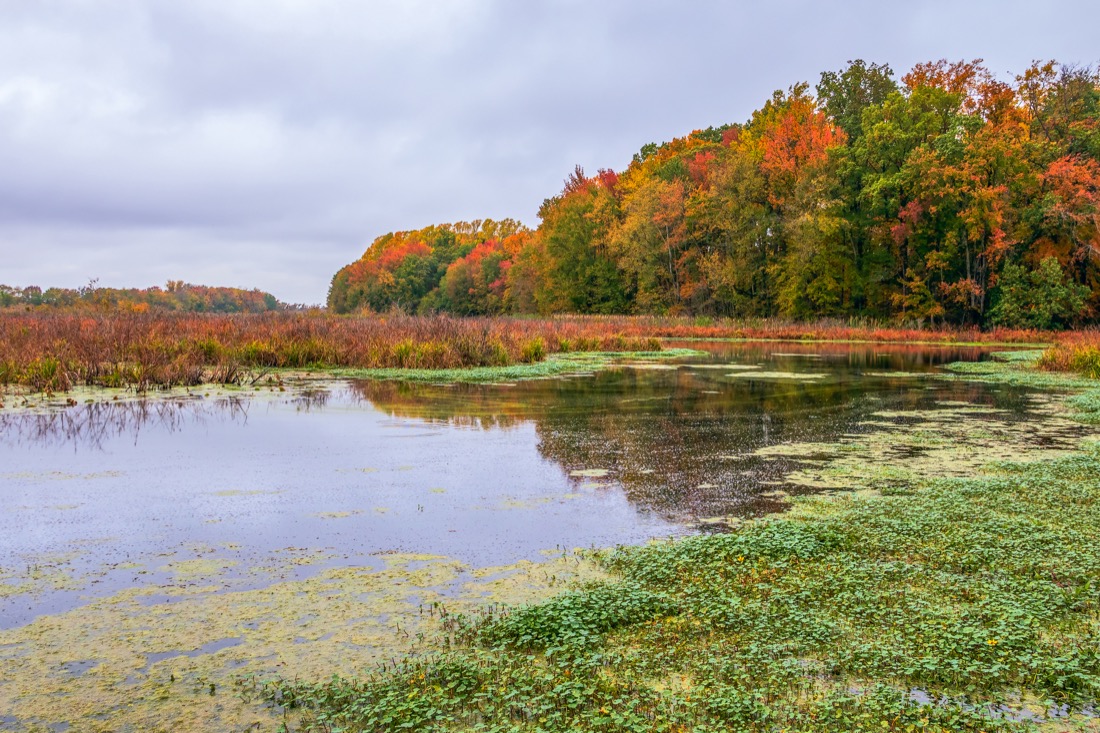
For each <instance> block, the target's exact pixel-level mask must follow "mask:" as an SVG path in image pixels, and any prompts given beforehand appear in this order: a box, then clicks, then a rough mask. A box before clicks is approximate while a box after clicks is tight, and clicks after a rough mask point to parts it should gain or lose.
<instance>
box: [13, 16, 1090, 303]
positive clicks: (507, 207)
mask: <svg viewBox="0 0 1100 733" xmlns="http://www.w3.org/2000/svg"><path fill="white" fill-rule="evenodd" d="M1097 27H1100V4H1097V3H1096V2H1095V0H1091V1H1082V2H1071V1H1065V2H1059V1H1058V0H1048V2H1045V3H1039V2H1036V1H1035V0H1030V1H1029V2H1015V1H1014V0H988V1H987V0H974V1H969V0H951V1H949V2H940V1H938V0H937V1H934V2H921V1H920V0H910V1H909V2H892V1H891V0H877V1H875V2H865V1H863V0H854V1H850V2H839V1H830V0H812V1H800V0H768V1H767V2H759V1H758V2H745V1H743V0H727V1H726V2H721V1H718V0H714V1H704V0H696V1H693V0H680V1H679V2H672V1H669V2H655V1H651V0H450V1H448V0H437V1H436V2H428V1H427V0H187V1H186V2H180V1H179V0H0V283H2V284H7V285H14V286H27V285H40V286H43V287H48V286H60V287H79V286H83V285H86V284H87V283H88V282H89V281H90V280H92V279H96V280H97V281H98V284H99V285H100V286H110V287H149V286H152V285H163V284H164V283H165V282H166V281H167V280H169V279H173V280H184V281H187V282H192V283H196V284H205V285H223V286H234V287H245V288H254V287H255V288H260V289H262V290H266V291H269V292H271V293H273V294H275V296H276V297H278V298H279V299H281V300H284V301H287V302H292V303H307V304H311V303H323V302H324V300H325V296H326V293H327V291H328V286H329V283H330V281H331V279H332V276H333V274H334V273H335V272H336V271H337V270H338V269H339V268H340V267H341V266H343V265H345V264H347V263H348V262H351V261H353V260H355V259H357V258H358V257H359V256H361V255H362V253H363V251H364V249H365V248H366V247H367V245H368V244H369V243H370V242H371V240H373V239H374V238H375V237H377V236H379V235H381V234H384V233H386V232H390V231H395V230H405V229H418V228H420V227H423V226H427V225H429V224H434V223H440V222H450V221H457V220H467V221H468V220H472V219H483V218H493V219H501V218H505V217H512V218H515V219H519V220H521V221H523V222H524V223H526V224H528V225H529V226H535V225H537V224H538V219H537V216H536V212H537V210H538V208H539V205H540V204H541V203H542V201H543V200H544V199H545V198H547V197H550V196H553V195H555V194H556V193H557V192H558V191H560V189H561V186H562V181H563V180H564V179H565V178H566V176H567V175H568V174H569V173H570V172H571V171H572V170H573V167H574V166H575V165H578V164H579V165H581V166H583V167H584V168H585V169H586V170H588V171H589V172H595V171H596V170H597V169H599V168H614V169H616V170H621V169H622V168H624V167H625V166H626V165H627V164H628V163H629V162H630V158H631V156H632V155H633V153H635V152H636V151H638V150H639V149H640V148H641V147H642V145H644V144H645V143H648V142H661V141H665V140H670V139H672V138H674V137H680V136H683V135H685V134H687V133H689V132H690V131H691V130H693V129H699V128H705V127H708V126H710V125H720V124H723V123H727V122H744V121H745V120H747V119H748V118H749V116H750V115H751V114H752V111H753V110H754V109H756V108H758V107H760V106H761V105H762V104H763V103H764V101H765V100H766V99H768V98H769V97H770V95H771V93H772V92H773V91H774V90H776V89H786V88H788V87H790V86H791V85H792V84H794V83H796V82H800V81H806V82H809V83H810V85H811V86H812V85H813V84H815V83H816V82H817V81H818V79H819V76H820V73H821V72H822V71H825V70H840V69H842V68H844V67H845V65H846V64H847V61H848V60H850V59H857V58H862V59H864V60H866V61H868V62H875V63H887V64H890V66H891V67H892V68H893V69H894V71H895V72H896V73H897V75H898V76H899V77H900V76H901V75H902V74H904V73H905V71H907V70H908V69H909V68H910V67H911V66H912V65H913V64H914V63H917V62H920V61H928V60H934V59H939V58H947V59H950V60H959V59H967V60H970V59H975V58H982V59H984V60H985V62H986V65H987V66H988V67H989V69H990V70H991V71H993V72H994V73H995V74H997V75H998V76H999V77H1000V78H1002V79H1004V80H1006V81H1009V80H1011V79H1012V78H1013V77H1014V76H1015V75H1016V74H1017V73H1020V72H1022V71H1023V70H1024V69H1025V68H1026V67H1027V66H1028V65H1029V64H1030V63H1031V62H1032V61H1033V60H1037V59H1056V60H1058V61H1061V62H1067V63H1079V64H1088V65H1093V64H1096V63H1097V62H1098V61H1100V45H1097V44H1096V41H1095V29H1096V28H1097Z"/></svg>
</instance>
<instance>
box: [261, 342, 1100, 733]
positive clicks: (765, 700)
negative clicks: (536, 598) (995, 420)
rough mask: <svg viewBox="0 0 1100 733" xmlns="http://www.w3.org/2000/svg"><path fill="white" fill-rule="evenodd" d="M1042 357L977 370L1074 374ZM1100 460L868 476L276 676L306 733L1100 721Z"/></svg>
mask: <svg viewBox="0 0 1100 733" xmlns="http://www.w3.org/2000/svg"><path fill="white" fill-rule="evenodd" d="M1030 363H1031V362H1030V361H1029V360H1028V359H1025V358H1024V357H1022V356H1016V357H1012V356H1010V357H1009V358H1008V360H1006V361H1000V362H992V363H988V364H987V365H986V366H985V370H986V371H985V372H984V373H983V374H982V375H981V377H982V378H984V379H1001V380H1007V381H1017V380H1019V379H1020V378H1021V377H1020V376H1019V375H1020V374H1023V373H1031V374H1039V376H1043V377H1045V379H1047V380H1057V379H1061V380H1062V383H1061V384H1060V385H1058V386H1063V387H1065V386H1072V385H1073V384H1076V383H1077V382H1076V381H1075V380H1072V379H1067V378H1066V377H1059V376H1058V375H1050V374H1047V375H1043V374H1042V373H1038V372H1036V371H1035V370H1034V368H1033V367H1031V366H1030ZM1055 384H1056V383H1055V382H1054V381H1048V382H1047V386H1053V385H1055ZM1098 404H1100V401H1098V400H1097V399H1096V393H1095V391H1094V392H1087V393H1084V394H1082V395H1081V396H1079V397H1076V398H1073V399H1072V405H1073V406H1074V408H1075V409H1077V410H1078V411H1079V412H1081V413H1082V414H1083V415H1092V414H1096V413H1097V412H1100V407H1097V405H1098ZM1097 476H1100V445H1096V444H1091V443H1085V444H1083V446H1082V447H1081V449H1080V450H1079V451H1077V452H1076V453H1072V454H1069V455H1064V456H1063V457H1058V458H1054V459H1048V460H1039V461H1032V462H1012V461H1001V462H997V463H994V464H991V465H987V466H986V467H985V468H984V469H982V470H980V471H978V472H976V473H971V474H969V475H965V476H956V477H948V478H935V477H930V476H920V475H907V476H906V477H905V478H904V481H902V482H901V483H898V490H897V491H894V490H891V487H892V485H893V484H892V483H891V482H892V481H894V479H892V478H891V477H890V476H889V475H887V474H881V473H878V474H875V475H873V476H871V475H868V477H867V481H866V484H867V485H866V486H864V487H863V488H866V489H872V488H873V489H875V490H874V491H862V492H860V491H857V492H852V493H845V494H838V495H834V496H818V497H803V498H797V499H794V502H795V503H794V511H792V512H790V513H788V514H785V515H781V516H778V517H771V518H767V519H762V520H757V521H754V522H748V523H744V524H742V525H741V527H740V529H739V530H738V531H735V532H732V533H729V534H721V535H707V536H697V537H691V538H687V539H682V540H677V541H672V542H667V543H661V544H655V545H648V546H641V547H621V548H618V549H616V550H614V551H609V552H605V553H603V554H601V555H599V557H600V558H601V562H602V563H603V565H604V566H605V567H606V568H607V569H608V570H609V571H611V572H612V573H613V575H614V577H615V578H616V580H614V581H611V582H604V583H600V584H596V585H590V586H587V587H583V588H580V589H577V590H574V591H571V592H568V593H566V594H564V595H560V596H558V597H556V598H553V599H551V600H548V601H545V602H543V603H539V604H536V605H533V606H527V607H521V608H517V609H503V610H501V609H499V608H496V609H493V611H492V612H491V613H484V614H479V615H470V616H457V617H456V616H452V617H449V618H447V619H446V621H445V622H444V623H445V626H446V630H447V633H448V639H449V643H448V646H447V647H446V648H444V649H443V650H442V651H440V652H439V653H437V654H435V655H429V656H427V657H420V658H416V659H408V660H405V661H404V662H396V663H395V664H394V665H392V666H391V667H389V668H388V669H387V670H385V671H384V672H381V673H377V674H374V675H372V676H369V677H366V678H360V679H355V680H352V679H345V678H333V679H329V680H327V681H324V682H320V683H313V682H303V681H300V680H290V679H277V680H270V681H268V682H266V683H264V685H263V689H262V690H261V691H260V692H261V694H262V697H263V698H264V699H266V700H267V701H269V702H270V703H273V704H276V705H284V706H287V707H292V708H293V709H294V710H295V711H296V712H297V713H299V714H301V715H302V717H301V718H300V723H298V724H297V726H298V727H295V728H294V729H295V730H298V729H300V730H330V729H341V730H347V731H382V730H396V729H411V730H466V729H471V730H482V731H536V730H537V731H567V730H570V731H571V730H580V731H611V730H616V731H621V730H639V731H641V730H645V731H684V730H691V731H725V730H746V731H779V730H801V731H887V730H889V731H918V730H920V731H925V730H927V731H1008V730H1027V729H1040V730H1041V729H1051V730H1070V729H1081V730H1092V729H1095V723H1096V721H1095V719H1094V718H1090V717H1089V716H1090V715H1091V713H1089V712H1088V711H1089V710H1092V709H1094V708H1093V706H1095V704H1096V701H1097V699H1098V698H1100V582H1098V578H1100V553H1097V551H1096V547H1097V546H1100V483H1098V482H1097V479H1096V477H1097ZM853 480H854V482H855V484H858V483H859V477H858V476H856V477H853ZM899 481H900V480H899ZM871 484H874V486H872V485H871ZM856 488H860V487H859V486H858V485H856ZM1090 721H1091V722H1090Z"/></svg>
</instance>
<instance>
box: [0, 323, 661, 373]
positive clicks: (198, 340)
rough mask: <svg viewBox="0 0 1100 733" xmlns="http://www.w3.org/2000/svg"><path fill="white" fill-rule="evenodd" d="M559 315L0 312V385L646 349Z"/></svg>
mask: <svg viewBox="0 0 1100 733" xmlns="http://www.w3.org/2000/svg"><path fill="white" fill-rule="evenodd" d="M660 348H661V347H660V344H659V343H658V342H657V341H656V339H653V338H648V337H639V336H625V335H623V334H620V333H617V332H601V333H596V332H595V331H593V330H592V329H586V328H585V327H584V326H583V325H582V324H580V323H572V322H568V321H538V320H511V319H492V318H466V319H463V318H453V317H449V316H432V317H413V316H386V317H348V318H344V317H335V316H328V315H324V314H287V313H282V314H262V315H232V316H228V315H203V314H187V315H184V314H141V313H115V314H109V315H104V314H52V313H5V314H0V385H13V384H14V385H22V386H24V387H27V388H29V389H32V390H34V391H37V392H64V391H67V390H69V389H71V388H72V387H74V386H79V385H87V386H93V385H94V386H104V387H131V388H135V389H138V390H147V389H150V388H160V387H174V386H188V385H197V384H202V383H221V384H237V383H241V382H242V381H245V380H247V379H252V378H254V375H255V373H256V372H257V371H259V372H260V373H263V372H264V371H267V370H270V369H280V368H281V369H324V368H338V367H352V368H365V369H375V368H407V369H451V368H463V367H477V366H508V365H512V364H520V363H533V362H538V361H541V360H543V359H544V358H545V357H546V356H547V355H548V354H550V353H555V352H561V351H656V350H660Z"/></svg>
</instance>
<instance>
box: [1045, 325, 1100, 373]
mask: <svg viewBox="0 0 1100 733" xmlns="http://www.w3.org/2000/svg"><path fill="white" fill-rule="evenodd" d="M1039 366H1040V367H1041V368H1042V369H1046V370H1048V371H1056V372H1073V373H1075V374H1080V375H1081V376H1084V377H1088V378H1089V379H1100V331H1079V332H1075V333H1070V334H1066V335H1064V336H1062V337H1061V338H1060V339H1059V340H1058V343H1056V344H1055V345H1054V346H1052V347H1050V348H1049V349H1047V350H1046V351H1045V352H1044V353H1043V356H1042V358H1041V359H1040V360H1039Z"/></svg>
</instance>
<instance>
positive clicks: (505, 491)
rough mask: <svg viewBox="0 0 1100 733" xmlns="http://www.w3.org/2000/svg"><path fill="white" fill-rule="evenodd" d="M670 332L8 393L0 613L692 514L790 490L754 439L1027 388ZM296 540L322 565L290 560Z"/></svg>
mask: <svg viewBox="0 0 1100 733" xmlns="http://www.w3.org/2000/svg"><path fill="white" fill-rule="evenodd" d="M691 346H692V347H693V348H701V349H705V350H706V352H707V353H706V355H704V356H699V357H692V358H689V359H684V360H679V361H678V362H675V363H659V364H637V365H625V366H621V367H617V368H614V369H610V370H607V371H601V372H598V373H595V374H584V375H575V376H571V377H567V378H560V379H552V380H542V381H531V382H521V383H517V384H514V385H452V386H443V385H411V384H404V383H396V382H369V381H363V382H354V381H353V382H318V383H314V384H312V385H311V386H310V387H309V388H307V389H290V390H289V391H286V392H280V391H273V390H261V391H258V392H249V391H245V392H242V393H240V394H235V395H228V396H226V395H221V396H217V395H212V396H209V397H204V396H203V395H198V394H197V395H193V396H189V397H160V398H150V399H148V400H145V401H110V400H109V399H108V400H107V401H102V399H103V398H100V399H101V401H97V402H94V403H89V404H77V405H74V406H71V407H67V408H56V409H51V410H47V411H41V410H40V411H37V412H28V411H26V410H19V409H12V408H10V407H9V408H7V409H5V410H3V411H0V629H3V628H14V627H18V626H20V625H21V624H25V623H28V622H29V621H31V620H32V619H34V618H36V617H38V616H41V615H43V614H51V613H58V612H62V611H66V610H69V609H72V608H74V607H77V606H79V605H80V604H82V603H86V602H88V601H89V599H93V598H96V597H102V596H104V595H108V594H110V593H114V592H117V591H118V590H119V589H122V588H127V587H135V586H141V587H145V586H157V585H158V584H169V583H172V582H179V573H178V572H176V573H173V568H174V567H175V568H176V569H178V567H179V563H187V562H190V563H195V562H202V561H203V559H204V558H211V557H215V556H216V557H217V558H218V561H219V562H222V563H223V567H222V568H221V569H222V570H223V571H224V575H225V577H226V578H233V577H234V575H236V576H237V578H238V580H240V579H241V578H246V577H247V571H248V569H250V568H254V567H256V566H258V565H263V564H265V563H266V564H277V563H282V564H283V565H284V566H288V567H292V568H294V569H293V571H292V572H293V574H294V576H295V577H305V576H308V575H309V574H310V573H315V572H317V570H318V568H320V567H332V566H334V565H335V566H339V565H341V564H344V565H357V566H362V565H371V564H372V563H377V562H378V560H377V559H378V558H379V557H380V556H384V554H385V553H392V552H402V553H425V554H433V555H444V556H447V557H451V558H455V559H456V560H458V561H460V562H462V563H466V564H468V565H470V566H474V567H486V566H492V565H501V564H506V563H512V562H515V561H517V560H520V559H524V558H526V559H538V558H539V557H540V553H541V552H542V551H545V550H547V549H549V548H554V547H566V548H572V547H587V546H597V547H604V546H610V545H615V544H619V543H637V542H644V541H646V540H648V539H651V538H658V537H668V536H673V535H680V534H684V533H691V532H697V531H703V530H705V529H707V528H713V527H714V526H715V525H713V524H708V523H707V521H706V520H707V519H708V518H712V517H715V516H741V517H749V516H758V515H761V514H764V513H768V512H773V511H779V510H781V509H782V508H783V506H784V492H785V493H787V494H789V493H798V492H799V491H805V490H806V489H798V488H797V487H794V486H790V485H788V484H787V483H786V482H785V476H786V475H787V474H788V473H789V472H790V471H791V470H792V469H793V468H794V467H795V465H796V464H797V461H795V460H793V459H792V460H785V459H782V458H779V459H769V460H764V459H761V458H759V457H756V456H754V455H753V454H754V452H755V451H757V450H759V449H761V448H766V447H768V446H776V445H781V444H784V443H791V442H797V443H816V442H825V443H827V442H832V441H836V440H838V439H839V438H840V437H841V436H845V435H848V436H852V435H858V434H860V433H865V432H868V431H874V430H879V429H882V428H881V425H882V423H881V421H876V420H873V419H869V418H870V417H871V416H873V415H875V414H880V413H883V412H884V411H887V412H889V411H914V410H927V409H934V408H935V407H936V406H937V405H949V404H959V403H969V404H973V405H980V406H985V407H988V408H990V409H991V410H993V411H996V414H997V416H998V417H997V419H998V420H1001V421H1006V420H1007V421H1018V420H1026V419H1027V418H1028V415H1029V409H1030V405H1031V402H1030V401H1029V398H1028V394H1027V393H1026V392H1025V391H1024V390H1022V389H1018V388H1009V387H1003V386H989V385H984V384H975V383H968V382H963V381H958V380H954V379H942V378H938V375H939V374H941V370H940V368H939V367H940V365H942V364H945V363H948V362H952V361H960V360H976V359H981V358H986V356H987V354H986V353H985V352H984V351H982V350H980V349H968V348H962V349H960V348H931V347H920V348H904V347H885V346H866V345H855V346H851V345H816V346H801V345H791V344H736V345H731V344H711V345H702V346H700V345H699V344H691ZM308 553H313V554H317V553H321V556H322V557H323V562H320V563H318V562H310V563H301V564H296V563H294V562H293V561H294V559H295V558H296V557H300V556H303V555H304V554H308ZM174 564H175V566H174ZM35 578H38V579H40V580H41V582H38V583H37V584H35V583H34V582H33V581H34V579H35ZM28 579H30V580H28ZM19 584H22V585H21V586H19ZM5 585H6V586H7V588H8V592H3V591H4V588H5ZM17 586H19V587H20V588H25V589H29V591H28V592H15V590H14V589H15V588H16V587H17ZM234 587H235V588H240V587H241V585H240V584H239V583H238V584H237V585H235V586H234Z"/></svg>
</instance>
